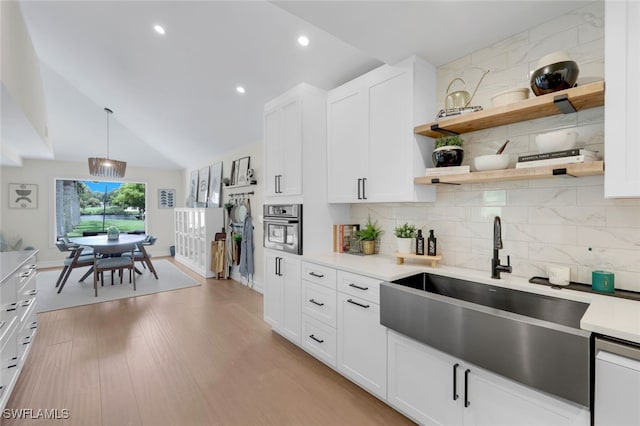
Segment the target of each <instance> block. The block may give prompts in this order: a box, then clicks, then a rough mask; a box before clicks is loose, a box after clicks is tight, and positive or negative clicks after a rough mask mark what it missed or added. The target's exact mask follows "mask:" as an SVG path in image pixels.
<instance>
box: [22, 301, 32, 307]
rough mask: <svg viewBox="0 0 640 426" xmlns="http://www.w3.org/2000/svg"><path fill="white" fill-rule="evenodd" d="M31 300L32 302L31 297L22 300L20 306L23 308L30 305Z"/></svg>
mask: <svg viewBox="0 0 640 426" xmlns="http://www.w3.org/2000/svg"><path fill="white" fill-rule="evenodd" d="M31 302H33V299H29V300H25V301H24V302H22V305H20V306H22V307H23V308H26V307H28V306H29V305H31Z"/></svg>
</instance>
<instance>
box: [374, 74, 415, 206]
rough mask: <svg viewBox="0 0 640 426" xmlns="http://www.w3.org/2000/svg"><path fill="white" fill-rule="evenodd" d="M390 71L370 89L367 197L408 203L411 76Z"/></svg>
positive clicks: (411, 135) (410, 152)
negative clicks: (406, 201)
mask: <svg viewBox="0 0 640 426" xmlns="http://www.w3.org/2000/svg"><path fill="white" fill-rule="evenodd" d="M389 71H390V72H389V74H390V75H388V76H387V78H386V79H384V80H382V81H380V82H379V83H377V84H374V85H372V86H371V87H370V88H369V167H370V170H369V176H368V180H367V187H366V191H367V192H366V193H367V198H368V199H369V200H370V201H378V200H379V201H385V202H389V201H403V200H408V199H410V198H411V196H412V192H413V160H412V148H413V146H412V142H413V143H414V144H415V139H414V135H413V126H412V119H411V118H412V114H413V112H412V108H411V105H412V102H413V96H412V93H411V77H412V73H411V72H410V71H408V70H406V69H405V70H402V69H397V68H391V69H390V70H389ZM382 77H385V76H382Z"/></svg>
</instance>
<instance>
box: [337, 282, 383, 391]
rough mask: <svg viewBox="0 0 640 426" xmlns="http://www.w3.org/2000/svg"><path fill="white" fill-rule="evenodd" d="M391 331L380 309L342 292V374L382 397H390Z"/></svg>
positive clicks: (339, 345) (339, 299) (339, 301)
mask: <svg viewBox="0 0 640 426" xmlns="http://www.w3.org/2000/svg"><path fill="white" fill-rule="evenodd" d="M386 347H387V328H386V327H384V326H382V325H380V306H379V305H377V304H375V303H372V302H369V301H366V300H364V299H359V298H356V297H354V296H350V295H348V294H344V293H338V371H340V372H341V373H342V374H344V375H345V376H346V377H348V378H349V379H351V380H352V381H354V382H355V383H357V384H358V385H360V386H362V387H363V388H365V389H366V390H368V391H369V392H371V393H373V394H374V395H376V396H378V397H379V398H382V399H386V398H387V353H386Z"/></svg>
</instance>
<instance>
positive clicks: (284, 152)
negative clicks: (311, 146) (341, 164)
mask: <svg viewBox="0 0 640 426" xmlns="http://www.w3.org/2000/svg"><path fill="white" fill-rule="evenodd" d="M302 102H303V101H302V96H301V95H300V94H299V93H295V92H294V93H290V94H288V95H287V96H284V97H283V98H279V99H278V100H277V101H276V102H275V103H269V104H267V106H266V107H265V112H264V158H265V162H264V167H265V174H264V176H265V194H264V195H265V196H274V195H300V194H302Z"/></svg>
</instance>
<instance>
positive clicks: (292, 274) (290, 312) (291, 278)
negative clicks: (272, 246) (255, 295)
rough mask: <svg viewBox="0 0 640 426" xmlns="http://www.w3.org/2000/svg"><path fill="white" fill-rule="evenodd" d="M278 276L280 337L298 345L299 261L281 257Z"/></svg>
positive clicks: (293, 258)
mask: <svg viewBox="0 0 640 426" xmlns="http://www.w3.org/2000/svg"><path fill="white" fill-rule="evenodd" d="M281 259H282V260H281V261H280V266H279V269H280V274H281V275H282V277H283V284H282V286H283V288H282V300H283V306H282V335H283V336H284V337H286V338H287V339H289V340H291V341H292V342H293V343H295V344H296V345H299V344H300V259H298V258H297V257H289V256H282V257H281Z"/></svg>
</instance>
